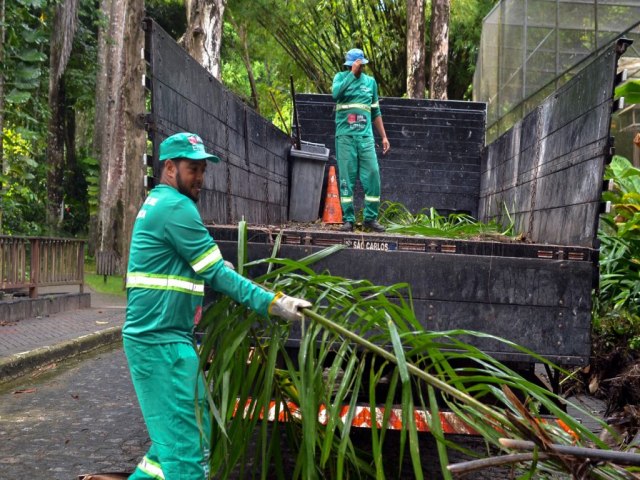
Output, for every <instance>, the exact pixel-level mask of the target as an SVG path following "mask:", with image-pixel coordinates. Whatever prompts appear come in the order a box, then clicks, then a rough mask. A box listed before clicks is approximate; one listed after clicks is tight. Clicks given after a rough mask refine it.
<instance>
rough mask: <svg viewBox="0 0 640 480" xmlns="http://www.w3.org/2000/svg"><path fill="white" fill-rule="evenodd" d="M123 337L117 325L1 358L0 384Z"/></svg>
mask: <svg viewBox="0 0 640 480" xmlns="http://www.w3.org/2000/svg"><path fill="white" fill-rule="evenodd" d="M121 339H122V327H121V326H117V327H111V328H107V329H105V330H99V331H97V332H94V333H90V334H88V335H83V336H81V337H78V338H74V339H73V340H67V341H65V342H61V343H58V344H55V345H50V346H46V347H40V348H36V349H34V350H30V351H28V352H22V353H17V354H15V355H11V356H10V357H7V358H3V359H0V385H1V384H3V383H7V382H10V381H13V380H16V379H17V378H19V377H22V376H24V375H27V374H29V373H31V372H33V371H35V370H38V369H39V368H42V367H44V366H46V365H49V364H51V363H55V362H59V361H62V360H67V359H70V358H73V357H76V356H78V355H82V354H84V353H88V352H90V351H92V350H95V349H97V348H100V347H104V346H107V345H109V344H112V343H116V342H119V341H120V340H121Z"/></svg>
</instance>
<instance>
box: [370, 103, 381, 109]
mask: <svg viewBox="0 0 640 480" xmlns="http://www.w3.org/2000/svg"><path fill="white" fill-rule="evenodd" d="M371 108H380V104H379V103H378V102H376V103H372V104H371Z"/></svg>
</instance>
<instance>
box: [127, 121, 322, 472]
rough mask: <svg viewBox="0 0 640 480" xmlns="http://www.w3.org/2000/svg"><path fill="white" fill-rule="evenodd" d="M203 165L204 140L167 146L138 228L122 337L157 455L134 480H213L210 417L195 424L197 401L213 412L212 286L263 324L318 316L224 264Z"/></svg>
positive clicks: (182, 138) (189, 137)
mask: <svg viewBox="0 0 640 480" xmlns="http://www.w3.org/2000/svg"><path fill="white" fill-rule="evenodd" d="M205 160H209V161H211V162H218V161H219V160H220V159H219V158H218V157H216V156H215V155H212V154H210V153H207V152H206V151H205V148H204V145H203V143H202V139H201V138H200V137H199V136H198V135H196V134H193V133H178V134H176V135H172V136H170V137H168V138H167V139H166V140H165V141H164V142H162V143H161V144H160V162H161V165H162V173H161V178H160V184H159V185H158V186H157V187H156V188H154V189H153V190H152V191H151V192H150V193H149V196H148V197H147V199H146V201H145V202H144V204H143V205H142V208H141V209H140V211H139V213H138V216H137V218H136V221H135V224H134V227H133V235H132V239H131V251H130V255H129V265H128V271H127V314H126V320H125V323H124V326H123V328H122V337H123V344H124V350H125V354H126V356H127V361H128V363H129V370H130V372H131V378H132V380H133V385H134V387H135V390H136V394H137V396H138V401H139V403H140V408H141V410H142V415H143V417H144V420H145V423H146V425H147V429H148V431H149V436H150V437H151V448H150V449H149V451H148V452H147V454H146V455H145V456H144V458H143V459H142V461H141V462H140V463H139V464H138V466H137V468H136V470H135V472H134V473H133V474H132V475H131V477H129V478H131V479H136V480H138V479H152V478H153V479H166V480H176V479H189V480H193V479H205V478H208V455H209V445H208V443H209V438H210V435H209V432H210V428H211V426H210V423H209V416H208V415H207V414H206V413H205V414H204V415H202V417H201V418H197V414H196V401H197V402H198V404H199V405H200V409H201V411H202V412H206V411H207V408H206V403H205V385H204V382H203V379H202V375H201V374H200V372H199V368H198V363H199V362H198V355H197V352H196V350H195V348H194V346H193V330H194V326H195V325H196V324H197V323H198V321H199V320H200V317H201V315H202V300H203V297H204V282H207V283H208V284H209V285H210V286H211V287H212V288H213V290H215V291H217V292H221V293H223V294H225V295H228V296H229V297H231V298H233V299H234V300H235V301H237V302H239V303H241V304H243V305H245V306H246V307H248V308H251V309H252V310H255V311H256V312H258V313H260V314H261V315H263V316H265V317H266V316H268V315H269V314H271V315H277V316H280V317H282V318H285V319H287V320H299V319H301V318H302V313H301V312H300V311H299V310H300V309H301V308H306V307H310V306H311V304H310V303H309V302H307V301H305V300H302V299H298V298H294V297H289V296H287V295H284V294H282V293H277V294H274V293H272V292H268V291H266V290H264V289H263V288H261V287H260V286H258V285H256V284H254V283H253V282H251V281H250V280H248V279H246V278H244V277H243V276H241V275H238V274H237V273H236V272H235V271H234V270H233V268H230V267H229V266H227V265H226V264H225V261H224V260H223V258H222V255H221V253H220V250H219V249H218V246H217V245H216V244H215V242H214V241H213V239H212V238H211V235H209V232H208V231H207V229H206V228H205V227H204V225H203V223H202V219H201V217H200V214H199V212H198V210H197V208H196V202H197V201H198V197H199V196H200V189H201V188H202V184H203V179H204V172H205V169H206V166H207V162H205ZM196 396H197V397H198V398H196ZM201 428H202V430H201Z"/></svg>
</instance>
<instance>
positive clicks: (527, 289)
mask: <svg viewBox="0 0 640 480" xmlns="http://www.w3.org/2000/svg"><path fill="white" fill-rule="evenodd" d="M214 236H215V232H214ZM217 242H218V244H219V245H220V247H221V249H222V252H223V255H224V256H225V258H234V257H235V255H236V251H235V249H236V248H237V247H236V243H235V242H232V241H224V240H222V241H221V240H217ZM271 248H272V246H271V245H267V244H257V243H250V244H249V248H248V251H249V259H250V260H254V259H258V258H265V257H268V256H270V255H271ZM319 250H321V248H320V247H314V246H304V247H303V246H294V245H282V246H281V249H280V252H279V256H280V257H286V258H294V259H297V258H302V257H303V256H306V255H309V254H311V253H313V252H316V251H319ZM313 268H314V270H315V271H318V272H320V271H325V270H327V271H329V272H331V273H333V274H337V275H340V276H344V277H348V278H353V279H362V280H370V281H372V282H374V283H376V284H379V285H393V284H397V283H408V284H409V285H411V292H412V298H413V303H414V308H415V314H416V318H417V319H418V321H419V322H420V324H421V325H422V326H423V327H424V328H425V329H428V330H434V331H446V330H455V329H467V330H474V331H481V332H483V333H485V334H488V335H495V336H497V337H501V338H504V339H507V340H510V341H513V342H516V343H517V344H519V345H521V346H523V347H525V348H528V349H530V350H532V351H533V352H535V353H538V354H540V355H543V356H545V357H547V358H549V359H551V360H553V361H555V362H557V363H560V364H569V365H581V364H584V363H586V361H587V359H588V358H589V353H590V348H591V345H590V340H591V339H590V318H591V316H590V309H591V294H590V292H591V276H592V273H593V265H592V264H591V263H590V262H588V261H567V260H542V259H532V258H526V259H525V258H509V257H489V256H479V255H460V254H444V253H415V252H401V251H391V252H384V251H375V252H374V251H370V250H360V249H346V250H342V251H340V252H338V253H336V254H334V255H332V256H331V257H328V258H326V259H324V260H322V261H321V262H319V263H317V264H315V265H314V267H313ZM463 338H464V337H463ZM290 339H292V340H293V341H298V340H299V339H300V331H299V329H298V327H297V326H296V325H292V331H291V335H290ZM464 339H465V340H470V341H471V343H472V344H473V345H475V346H477V347H478V348H480V349H482V350H484V351H486V352H489V353H491V354H492V355H493V356H494V357H495V358H498V359H500V360H504V361H531V360H532V358H531V357H530V356H528V355H526V354H525V353H522V352H519V351H518V350H516V349H514V348H513V347H511V346H510V345H508V344H506V343H504V342H501V341H498V340H496V339H494V338H491V337H476V338H473V339H469V338H464Z"/></svg>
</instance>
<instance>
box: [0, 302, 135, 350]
mask: <svg viewBox="0 0 640 480" xmlns="http://www.w3.org/2000/svg"><path fill="white" fill-rule="evenodd" d="M123 323H124V308H83V309H79V310H73V311H70V312H62V313H56V314H54V315H50V316H48V317H35V318H25V319H24V320H20V321H17V322H3V323H2V324H0V358H4V357H8V356H10V355H14V354H16V353H21V352H25V351H28V350H32V349H35V348H40V347H44V346H50V345H56V344H59V343H62V342H64V341H66V340H73V339H75V338H78V337H80V336H82V335H88V334H90V333H94V332H97V331H101V330H105V329H107V328H110V327H117V326H120V327H121V326H122V324H123Z"/></svg>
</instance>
